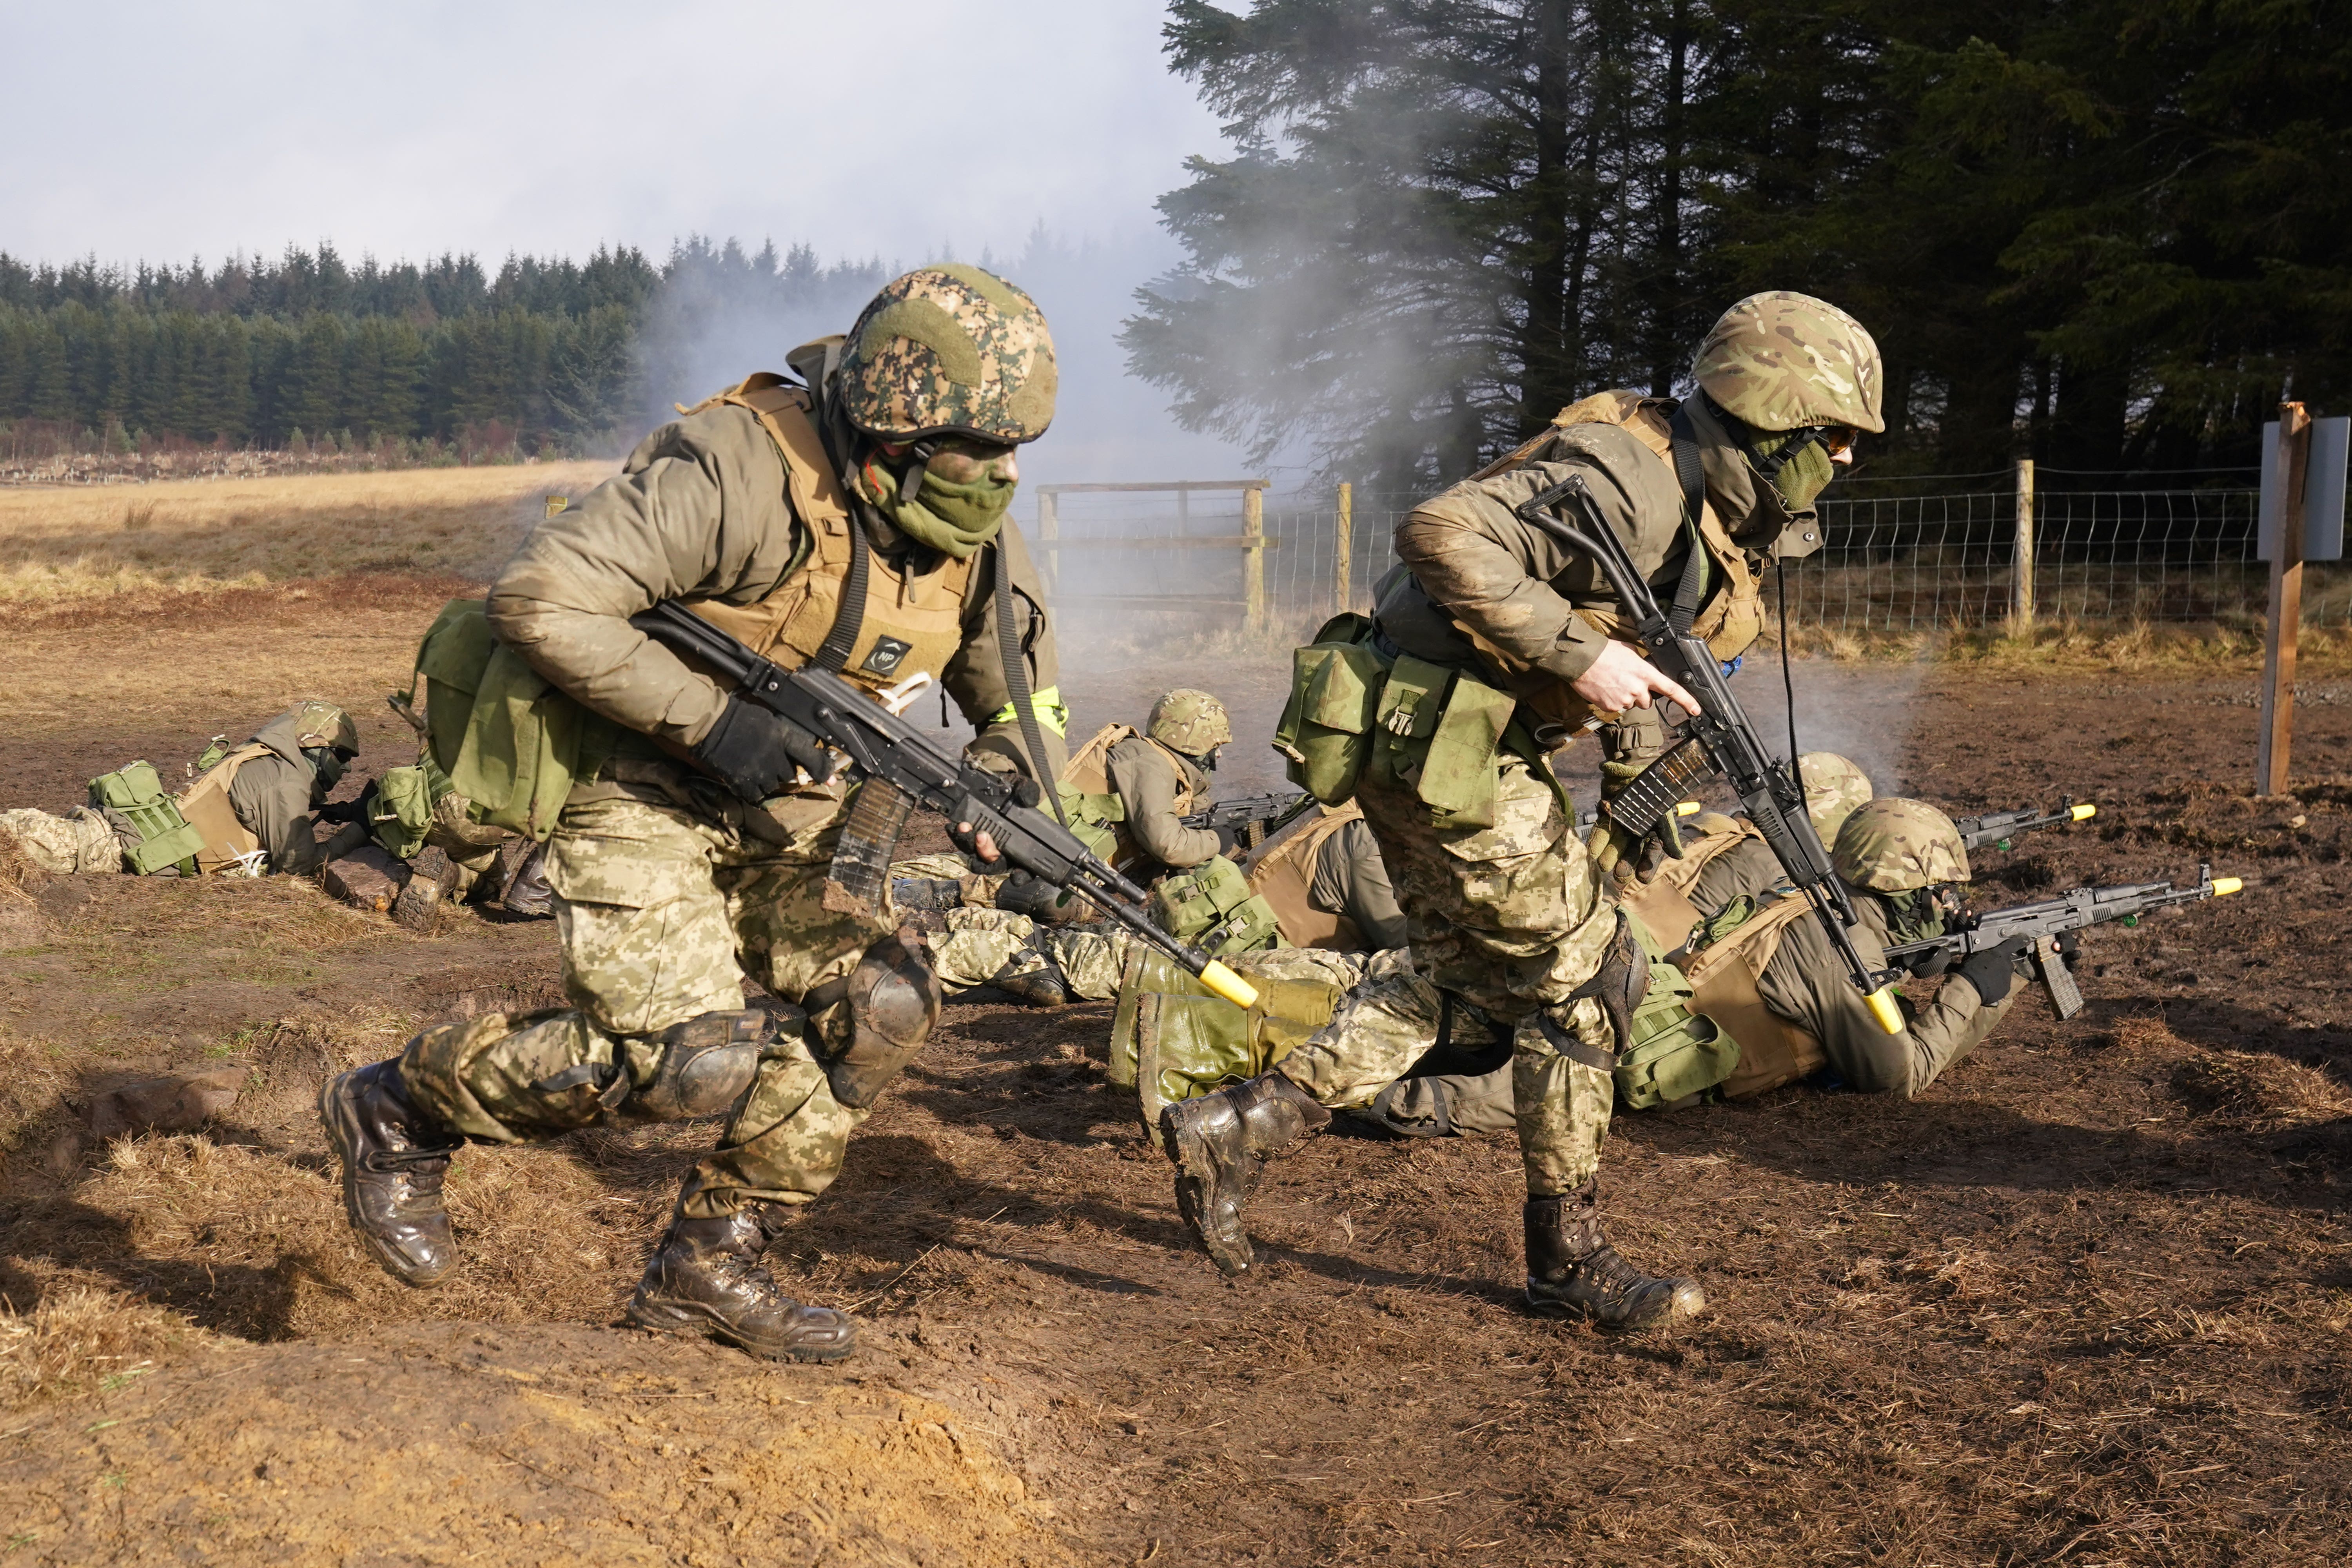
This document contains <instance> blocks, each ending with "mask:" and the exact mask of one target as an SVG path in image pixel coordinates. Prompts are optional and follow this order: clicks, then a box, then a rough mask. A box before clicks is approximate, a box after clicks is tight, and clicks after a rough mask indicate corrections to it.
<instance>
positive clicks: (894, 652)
mask: <svg viewBox="0 0 2352 1568" xmlns="http://www.w3.org/2000/svg"><path fill="white" fill-rule="evenodd" d="M914 651H915V645H914V644H912V643H907V642H900V641H899V640H898V638H897V637H877V638H876V639H875V642H874V651H873V652H871V653H869V654H867V655H866V662H865V663H863V664H861V665H859V666H858V667H857V668H860V669H862V670H865V671H866V673H867V674H869V675H896V674H898V666H899V665H900V664H901V663H903V662H905V660H906V658H907V656H908V654H910V653H912V652H914Z"/></svg>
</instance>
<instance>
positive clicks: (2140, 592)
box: [1038, 470, 2352, 632]
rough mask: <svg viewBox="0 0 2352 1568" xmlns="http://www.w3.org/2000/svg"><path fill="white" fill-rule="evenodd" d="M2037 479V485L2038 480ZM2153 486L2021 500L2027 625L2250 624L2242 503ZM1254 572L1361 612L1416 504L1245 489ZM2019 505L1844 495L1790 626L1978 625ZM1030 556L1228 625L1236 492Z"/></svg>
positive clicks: (1239, 581)
mask: <svg viewBox="0 0 2352 1568" xmlns="http://www.w3.org/2000/svg"><path fill="white" fill-rule="evenodd" d="M2045 473H2046V470H2045ZM2253 477H2254V476H2253V475H2252V474H2251V473H2248V474H2246V475H2243V476H2242V477H2241V476H2226V477H2225V478H2232V479H2240V480H2241V482H2236V483H2229V482H2224V483H2220V484H2209V485H2202V486H2198V487H2195V488H2165V487H2158V486H2150V485H2145V484H2135V483H2132V482H2130V481H2131V480H2132V479H2134V478H2135V476H2126V475H2087V474H2086V475H2063V476H2052V477H2051V478H2052V479H2056V480H2057V481H2058V482H2059V483H2062V484H2063V486H2064V487H2065V488H2058V486H2057V485H2056V484H2053V483H2052V482H2051V479H2045V480H2044V481H2043V483H2042V487H2041V488H2040V489H2039V490H2038V493H2034V494H2032V496H2031V499H2030V500H2029V501H2028V502H2027V505H2026V510H2025V515H2026V517H2027V520H2028V521H2029V523H2030V528H2029V530H2028V536H2029V539H2030V543H2031V549H2030V552H2028V555H2027V558H2026V559H2025V560H2024V561H2023V563H2022V564H2023V565H2024V566H2025V568H2026V572H2025V575H2026V576H2027V578H2028V580H2029V581H2030V584H2031V588H2032V593H2031V609H2032V615H2033V616H2034V618H2036V619H2037V620H2042V621H2052V622H2066V621H2071V622H2077V623H2083V624H2086V625H2102V624H2121V623H2131V622H2143V621H2144V622H2167V623H2177V624H2191V625H2193V624H2221V625H2237V626H2252V625H2254V624H2256V623H2258V622H2259V621H2260V620H2261V618H2262V616H2263V613H2264V608H2265V603H2266V594H2267V582H2268V576H2267V568H2266V567H2265V566H2264V565H2263V563H2262V562H2261V561H2259V560H2258V559H2257V558H2256V547H2255V525H2256V500H2257V494H2258V492H2257V490H2256V488H2255V487H2254V485H2253V484H2252V482H2251V481H2252V479H2253ZM1261 493H1262V498H1263V499H1262V507H1263V510H1262V544H1261V547H1260V548H1259V550H1258V551H1257V552H1256V565H1255V577H1256V579H1257V581H1258V582H1259V583H1260V584H1261V597H1260V601H1259V602H1260V603H1261V604H1262V605H1263V611H1262V614H1263V616H1264V618H1265V621H1266V622H1267V623H1268V624H1276V625H1281V626H1294V625H1297V624H1299V623H1302V622H1311V621H1313V620H1315V619H1317V618H1318V617H1320V616H1327V615H1329V614H1332V613H1334V612H1335V611H1337V610H1339V609H1346V608H1355V609H1360V608H1363V607H1365V606H1367V605H1370V603H1371V601H1372V596H1373V590H1374V586H1375V584H1378V582H1379V581H1380V579H1381V575H1382V574H1384V573H1386V572H1387V571H1388V570H1389V569H1390V568H1391V566H1393V565H1394V564H1395V563H1396V545H1395V531H1396V525H1397V523H1398V522H1399V521H1402V519H1403V517H1404V515H1405V514H1406V513H1407V512H1408V511H1410V510H1412V507H1414V506H1415V505H1417V504H1418V503H1419V502H1420V501H1422V500H1424V499H1426V498H1425V497H1424V496H1423V495H1421V494H1418V493H1404V492H1379V491H1360V490H1350V491H1349V492H1347V493H1346V494H1345V496H1344V498H1343V496H1342V494H1341V493H1340V492H1339V491H1338V490H1324V491H1319V492H1305V493H1303V492H1291V493H1278V492H1261ZM2020 495H2021V491H2020V489H2019V486H2018V485H2017V483H2016V480H2015V478H2014V476H2012V475H2011V474H2008V473H2000V474H1982V475H1947V476H1926V477H1921V478H1913V479H1884V480H1875V481H1870V480H1864V481H1860V482H1853V483H1850V484H1844V485H1841V486H1839V487H1837V489H1834V490H1833V491H1832V493H1831V495H1830V496H1829V497H1825V498H1824V499H1823V500H1822V505H1821V523H1822V547H1821V549H1820V550H1819V551H1818V552H1815V553H1814V554H1812V555H1811V556H1807V557H1805V558H1803V559H1801V560H1797V561H1792V562H1790V563H1788V574H1787V589H1788V595H1789V613H1790V618H1791V619H1792V620H1793V621H1795V622H1796V623H1798V624H1799V625H1801V626H1813V627H1819V628H1824V629H1832V630H1838V631H1846V632H1916V631H1935V630H1948V629H1967V628H1976V627H1986V626H1998V625H2000V624H2003V623H2004V622H2007V621H2009V620H2010V619H2011V617H2012V616H2014V615H2016V613H2017V612H2018V610H2019V609H2020V607H2021V595H2020V567H2021V552H2020V549H2019V542H2020V530H2019V527H2018V522H2019V517H2020ZM1056 502H1057V506H1056V510H1058V517H1057V518H1056V519H1055V522H1056V523H1057V527H1056V528H1055V530H1054V531H1055V532H1056V533H1057V534H1058V538H1055V539H1040V540H1039V541H1038V546H1039V549H1040V550H1041V552H1044V553H1045V555H1046V556H1047V559H1048V565H1049V573H1050V574H1051V580H1052V581H1053V583H1054V585H1055V593H1056V595H1057V596H1058V597H1059V598H1060V599H1062V600H1063V601H1064V602H1066V604H1068V605H1070V607H1072V608H1074V609H1076V608H1082V607H1092V608H1096V609H1099V610H1104V611H1108V612H1114V613H1117V614H1118V615H1121V616H1152V615H1153V613H1154V612H1162V613H1166V614H1171V615H1183V616H1188V617H1191V618H1192V619H1194V620H1196V621H1198V622H1199V623H1201V624H1204V625H1212V626H1215V625H1228V624H1230V625H1238V624H1240V623H1241V622H1242V621H1243V620H1244V619H1245V618H1246V616H1247V615H1248V606H1249V604H1250V584H1251V580H1252V576H1253V567H1252V565H1251V563H1250V556H1251V551H1250V550H1249V548H1248V545H1249V543H1250V541H1251V539H1252V537H1253V536H1252V535H1250V534H1249V533H1248V532H1247V531H1246V528H1247V519H1246V517H1245V510H1246V507H1245V502H1244V498H1243V492H1240V491H1238V490H1231V491H1223V492H1202V491H1192V492H1189V493H1185V492H1177V493H1164V492H1163V493H1151V492H1146V491H1134V492H1121V493H1113V494H1085V495H1079V494H1064V495H1061V496H1058V497H1057V498H1056ZM2304 621H2305V625H2307V626H2329V625H2335V626H2342V625H2346V624H2347V623H2352V573H2347V571H2346V570H2345V568H2344V567H2343V566H2341V565H2339V564H2338V563H2313V564H2311V565H2310V566H2309V567H2307V568H2306V579H2305V588H2304Z"/></svg>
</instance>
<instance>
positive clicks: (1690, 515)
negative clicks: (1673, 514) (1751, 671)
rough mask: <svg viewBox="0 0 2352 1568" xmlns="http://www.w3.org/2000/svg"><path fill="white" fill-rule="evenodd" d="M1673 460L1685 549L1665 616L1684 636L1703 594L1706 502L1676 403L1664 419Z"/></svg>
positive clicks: (1693, 435)
mask: <svg viewBox="0 0 2352 1568" xmlns="http://www.w3.org/2000/svg"><path fill="white" fill-rule="evenodd" d="M1668 428H1669V430H1670V433H1671V435H1670V439H1671V441H1672V449H1673V452H1674V459H1675V483H1677V484H1678V485H1680V486H1681V487H1682V492H1683V541H1684V548H1685V550H1686V551H1687V552H1689V553H1687V554H1686V555H1685V556H1684V557H1683V576H1682V581H1681V582H1680V583H1679V584H1676V585H1675V603H1674V607H1673V609H1671V610H1670V611H1668V612H1667V616H1666V618H1667V620H1668V621H1669V622H1670V623H1672V625H1673V626H1674V628H1675V636H1676V637H1688V636H1689V635H1690V629H1691V623H1692V622H1693V621H1695V620H1696V619H1697V618H1698V607H1699V604H1700V602H1701V601H1703V600H1704V599H1705V598H1706V578H1707V573H1706V566H1707V561H1706V541H1705V540H1703V539H1701V538H1700V537H1699V531H1698V520H1699V517H1700V514H1701V511H1702V509H1704V508H1705V507H1706V469H1705V468H1702V467H1701V466H1700V464H1699V458H1698V433H1697V431H1696V429H1694V428H1693V427H1692V425H1691V418H1690V415H1689V413H1688V412H1687V411H1686V410H1685V409H1684V408H1682V407H1681V406H1680V405H1677V406H1676V407H1675V413H1674V417H1673V419H1672V420H1670V421H1669V422H1668Z"/></svg>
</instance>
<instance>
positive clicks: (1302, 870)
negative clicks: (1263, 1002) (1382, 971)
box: [1249, 800, 1370, 952]
mask: <svg viewBox="0 0 2352 1568" xmlns="http://www.w3.org/2000/svg"><path fill="white" fill-rule="evenodd" d="M1363 815H1364V808H1363V807H1362V806H1360V805H1357V804H1356V803H1355V802H1354V801H1352V800H1351V801H1349V803H1348V804H1347V805H1343V806H1340V807H1339V808H1337V809H1336V810H1330V809H1327V810H1326V811H1325V812H1324V813H1323V815H1322V816H1318V817H1317V818H1316V819H1315V820H1314V821H1312V822H1310V823H1308V824H1307V826H1304V827H1301V828H1299V829H1298V830H1297V832H1294V833H1292V834H1289V835H1288V836H1287V837H1285V838H1284V839H1283V840H1282V842H1281V843H1279V844H1277V845H1276V846H1275V847H1273V848H1271V849H1269V850H1267V851H1266V852H1265V855H1264V856H1262V857H1260V858H1259V860H1258V863H1257V864H1256V865H1255V866H1254V867H1252V868H1250V874H1249V885H1250V891H1252V892H1253V893H1255V894H1256V895H1257V896H1258V897H1259V898H1261V899H1264V900H1265V901H1266V903H1267V904H1268V905H1270V906H1272V908H1273V910H1274V912H1275V916H1276V919H1278V920H1279V921H1281V922H1282V940H1283V942H1284V944H1285V945H1286V946H1288V947H1322V948H1329V949H1332V950H1333V951H1335V952H1363V951H1364V950H1365V949H1366V948H1367V947H1369V946H1370V942H1367V941H1366V940H1365V937H1364V933H1363V932H1361V931H1358V930H1357V929H1356V922H1355V921H1351V920H1349V918H1348V917H1347V916H1345V915H1337V914H1333V913H1331V912H1330V911H1329V910H1318V909H1317V908H1316V907H1315V900H1314V897H1313V894H1314V891H1315V861H1316V857H1317V856H1318V855H1319V854H1321V853H1322V849H1323V846H1324V845H1325V844H1327V843H1328V842H1330V839H1331V836H1332V835H1333V834H1335V833H1337V832H1339V829H1341V828H1343V827H1345V826H1348V824H1349V823H1351V822H1353V821H1355V820H1356V819H1357V818H1358V817H1360V816H1363Z"/></svg>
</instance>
